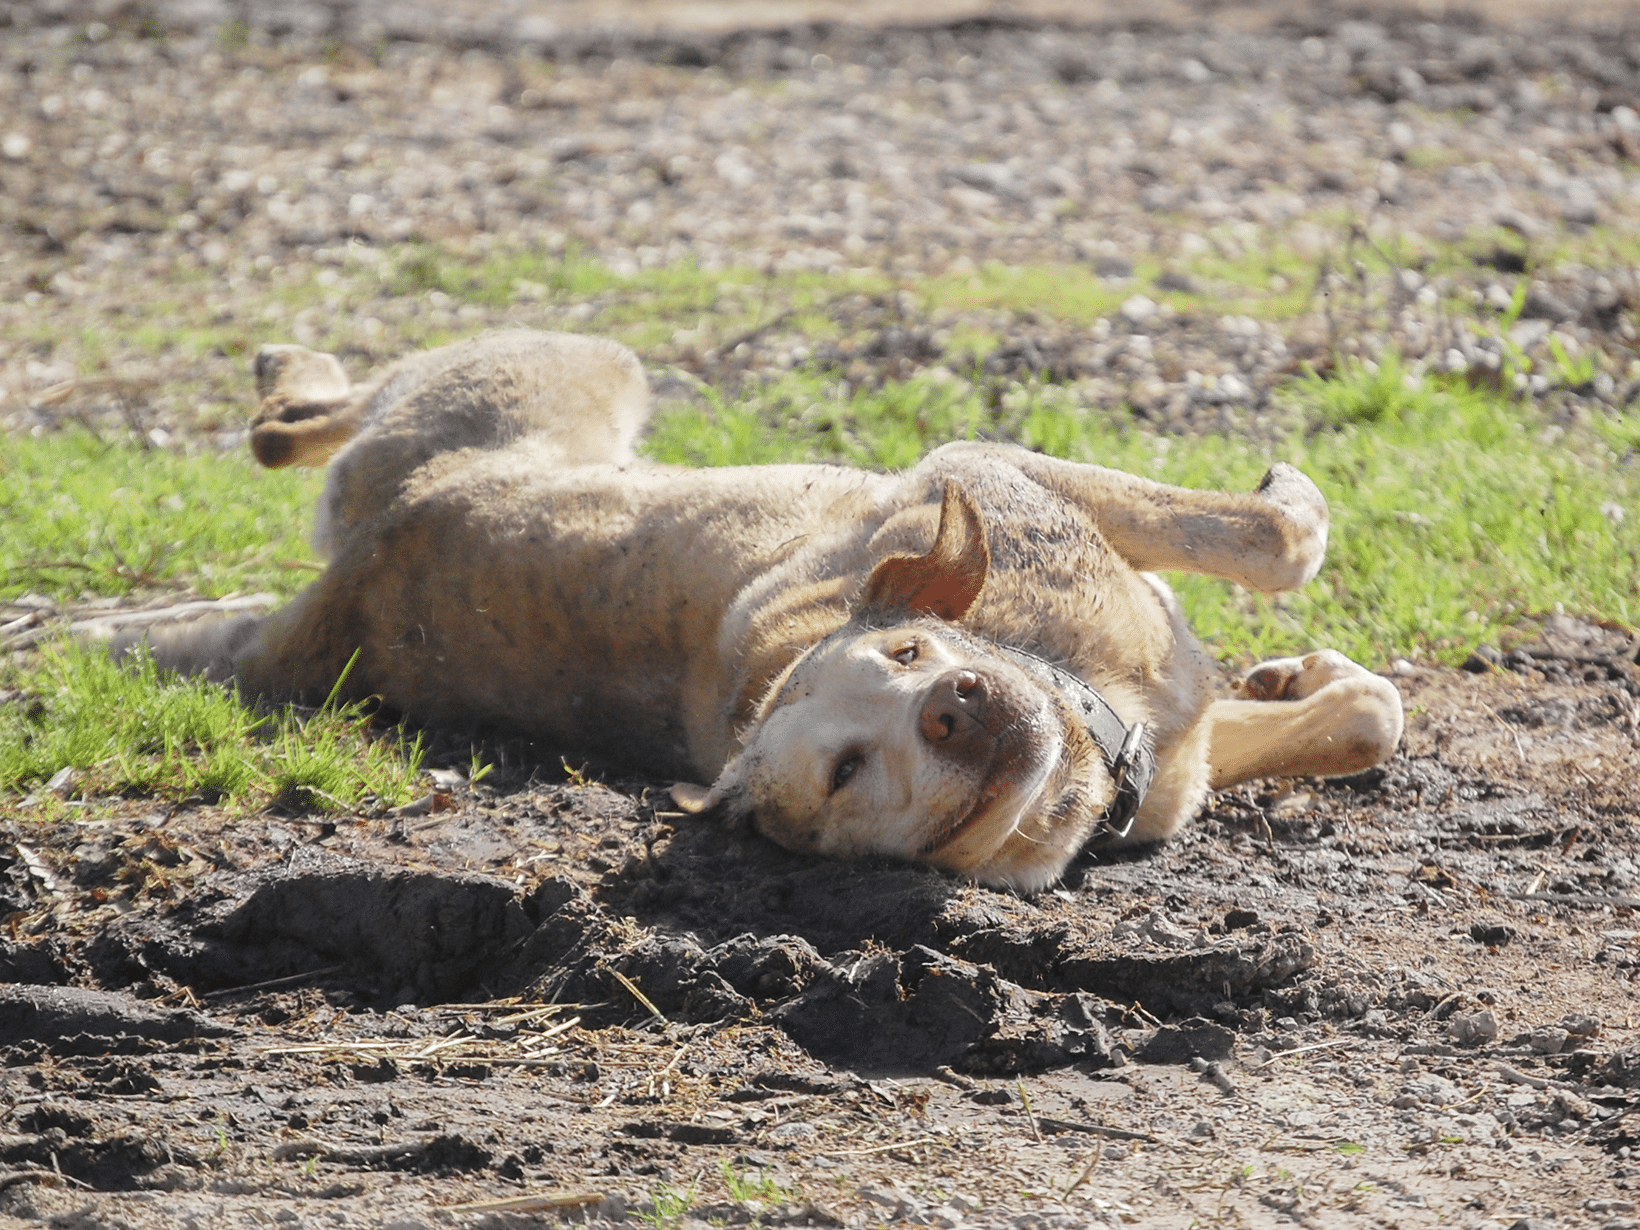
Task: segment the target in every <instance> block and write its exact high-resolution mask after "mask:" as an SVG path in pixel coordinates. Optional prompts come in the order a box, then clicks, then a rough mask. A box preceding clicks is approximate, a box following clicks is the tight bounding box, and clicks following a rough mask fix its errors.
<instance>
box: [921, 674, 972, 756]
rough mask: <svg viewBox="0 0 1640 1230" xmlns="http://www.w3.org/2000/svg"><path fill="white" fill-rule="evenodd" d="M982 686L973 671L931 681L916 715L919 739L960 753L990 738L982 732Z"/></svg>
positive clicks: (942, 748) (943, 749)
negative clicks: (919, 733)
mask: <svg viewBox="0 0 1640 1230" xmlns="http://www.w3.org/2000/svg"><path fill="white" fill-rule="evenodd" d="M984 717H985V684H984V683H983V682H981V680H980V677H979V676H978V675H976V674H974V672H973V671H952V672H951V673H950V674H948V675H942V676H940V678H938V679H936V680H935V681H934V684H933V686H932V687H930V688H929V689H928V694H927V695H926V696H925V697H924V698H923V703H922V709H921V711H920V712H919V713H918V714H917V729H918V730H920V731H921V732H922V737H923V738H925V739H927V740H928V741H929V742H930V743H932V744H933V745H934V746H935V747H937V748H940V749H941V750H942V751H951V752H959V753H960V752H962V751H964V750H966V748H967V747H968V745H969V744H972V743H978V742H985V741H988V740H989V739H990V734H989V732H988V731H987V730H986V729H985V725H984Z"/></svg>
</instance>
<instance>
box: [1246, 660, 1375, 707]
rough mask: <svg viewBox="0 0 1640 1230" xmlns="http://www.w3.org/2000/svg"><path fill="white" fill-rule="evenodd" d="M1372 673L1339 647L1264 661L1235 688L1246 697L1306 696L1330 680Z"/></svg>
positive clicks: (1277, 697) (1248, 698)
mask: <svg viewBox="0 0 1640 1230" xmlns="http://www.w3.org/2000/svg"><path fill="white" fill-rule="evenodd" d="M1370 673H1371V672H1369V671H1368V670H1367V669H1366V668H1365V667H1364V666H1360V665H1358V664H1357V663H1355V662H1352V661H1351V660H1350V659H1349V658H1346V657H1345V656H1344V655H1343V654H1341V653H1339V652H1338V650H1336V649H1318V650H1316V651H1315V652H1314V653H1312V654H1307V655H1305V656H1304V657H1302V658H1273V659H1271V660H1270V661H1268V662H1260V663H1259V664H1258V665H1257V666H1255V667H1254V668H1253V669H1252V670H1250V671H1248V672H1247V674H1246V675H1245V676H1243V677H1242V678H1241V680H1240V681H1239V682H1237V684H1236V686H1235V692H1236V695H1237V696H1238V697H1239V698H1241V699H1242V700H1303V699H1304V698H1305V697H1306V696H1313V695H1314V694H1315V693H1317V692H1319V691H1320V690H1321V689H1322V688H1324V687H1326V686H1327V685H1328V684H1329V683H1335V682H1337V681H1338V680H1340V679H1354V678H1358V677H1360V676H1363V675H1369V674H1370Z"/></svg>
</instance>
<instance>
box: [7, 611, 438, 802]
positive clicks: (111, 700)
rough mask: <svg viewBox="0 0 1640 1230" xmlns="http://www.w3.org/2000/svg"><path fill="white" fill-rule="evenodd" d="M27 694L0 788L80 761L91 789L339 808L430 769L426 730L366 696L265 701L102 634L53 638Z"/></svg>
mask: <svg viewBox="0 0 1640 1230" xmlns="http://www.w3.org/2000/svg"><path fill="white" fill-rule="evenodd" d="M24 682H25V683H26V687H27V692H26V693H25V695H26V696H27V700H26V701H16V700H14V701H13V702H12V703H10V704H6V705H0V792H21V791H24V790H27V789H29V788H31V787H33V786H36V785H39V784H40V783H42V782H45V781H48V780H50V779H51V778H52V777H53V776H54V775H56V774H57V773H58V772H59V771H60V770H62V769H68V768H72V769H76V770H80V771H81V773H82V774H83V780H81V781H79V782H78V783H76V786H75V789H76V790H77V791H79V792H80V793H82V794H84V795H87V796H91V795H135V796H150V795H162V796H164V797H167V798H172V799H176V800H179V801H187V802H194V801H197V802H205V803H221V804H228V805H232V804H236V803H245V804H254V805H257V806H261V805H266V804H270V803H271V804H275V805H279V806H283V807H287V808H290V809H292V810H297V811H308V812H311V811H321V812H327V811H338V810H346V809H350V808H354V807H357V806H359V805H360V804H361V803H365V802H367V801H380V802H382V803H386V804H392V803H398V802H400V801H402V800H403V799H404V798H405V797H407V796H408V795H409V793H410V791H411V789H412V787H413V785H414V781H415V777H416V774H417V773H418V772H420V769H421V760H422V750H421V741H420V739H419V738H417V739H414V740H411V741H408V742H407V741H406V740H405V738H404V736H403V735H402V734H401V733H397V732H395V733H391V734H388V735H385V736H384V735H382V734H381V733H380V732H377V731H375V730H374V729H373V728H372V724H371V721H370V719H369V717H368V716H367V715H366V714H365V713H364V712H363V710H362V709H361V708H360V707H359V706H357V705H342V706H338V705H335V704H334V703H327V704H326V705H324V706H323V707H322V708H321V709H319V710H318V712H316V713H312V714H302V713H299V712H298V711H296V710H294V709H289V708H281V709H275V710H273V711H271V712H257V711H256V710H255V709H253V708H251V707H250V706H247V705H245V704H244V703H243V702H242V701H241V700H240V699H239V696H238V695H237V693H236V692H234V691H232V690H230V689H228V688H224V687H221V686H220V685H217V684H212V683H208V682H206V681H204V680H201V679H185V680H178V679H175V678H173V677H170V676H168V675H165V674H162V673H161V672H160V671H158V670H157V669H156V668H155V666H154V664H153V661H152V659H150V658H148V657H147V656H146V655H140V654H139V655H135V656H133V657H132V659H131V660H130V661H129V662H127V663H126V664H124V665H120V664H116V663H115V662H114V660H113V659H112V658H111V657H110V655H109V654H108V653H107V652H105V651H104V650H103V648H102V647H100V646H82V645H78V644H73V643H69V644H66V645H63V646H60V647H54V648H52V649H50V650H48V651H47V652H46V653H45V654H44V655H43V658H42V661H41V663H40V664H39V666H38V667H37V669H35V670H34V671H32V672H30V673H29V676H28V678H27V679H26V681H24Z"/></svg>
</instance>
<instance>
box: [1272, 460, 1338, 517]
mask: <svg viewBox="0 0 1640 1230" xmlns="http://www.w3.org/2000/svg"><path fill="white" fill-rule="evenodd" d="M1254 494H1255V495H1260V496H1263V497H1264V498H1265V499H1266V500H1268V501H1269V502H1270V503H1272V504H1274V505H1275V506H1276V507H1278V508H1280V509H1283V510H1284V511H1286V512H1288V513H1291V514H1293V515H1294V516H1296V517H1298V518H1299V519H1300V520H1302V521H1304V522H1307V523H1309V524H1312V525H1317V526H1325V525H1326V524H1327V497H1326V496H1324V495H1322V494H1321V488H1319V487H1317V486H1316V485H1315V484H1314V483H1313V482H1311V481H1310V476H1309V475H1308V474H1306V473H1304V471H1303V470H1300V469H1299V468H1298V467H1297V466H1291V465H1288V464H1287V463H1286V462H1285V461H1278V462H1276V463H1275V465H1273V466H1271V467H1270V468H1269V469H1268V470H1266V471H1265V473H1264V477H1263V478H1262V479H1260V480H1259V484H1258V486H1257V487H1256V488H1255V489H1254Z"/></svg>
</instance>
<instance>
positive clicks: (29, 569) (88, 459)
mask: <svg viewBox="0 0 1640 1230" xmlns="http://www.w3.org/2000/svg"><path fill="white" fill-rule="evenodd" d="M321 485H322V479H321V477H320V476H319V475H318V474H316V473H314V472H313V471H311V470H298V469H289V470H277V471H266V470H262V469H260V468H259V467H257V466H256V465H255V464H254V463H253V462H252V461H251V460H250V458H249V457H248V456H247V455H246V453H244V452H243V451H239V452H234V453H230V454H227V455H224V456H216V455H205V456H193V457H186V456H181V455H178V454H175V453H170V452H166V451H163V450H157V449H156V450H140V449H135V448H132V447H130V446H129V445H124V444H104V443H102V442H100V441H99V440H98V439H97V438H96V437H95V436H92V435H91V434H90V433H88V432H84V431H78V430H70V431H64V432H60V433H54V434H49V435H44V436H34V437H31V436H16V437H11V438H8V439H7V440H6V441H5V450H4V452H0V599H4V598H15V597H18V596H19V595H22V594H25V593H35V594H41V595H44V596H46V597H49V598H54V599H72V598H74V597H76V596H78V595H79V594H81V593H83V592H91V593H95V594H102V595H112V594H123V593H127V592H129V591H130V590H132V589H134V588H137V587H139V586H167V585H177V586H180V585H187V586H192V587H193V588H195V589H197V590H198V591H199V592H200V593H202V594H205V595H207V596H210V597H221V596H222V595H224V594H227V593H230V592H233V591H247V590H271V591H272V592H274V593H278V594H282V595H283V594H290V593H294V592H295V591H296V590H298V589H300V588H301V587H302V586H303V585H305V584H306V583H307V582H308V581H309V580H310V579H311V573H309V572H307V571H303V570H300V569H293V568H288V567H281V566H280V563H279V562H280V561H286V560H310V559H311V558H312V556H311V553H310V552H309V550H308V547H307V543H306V536H307V526H308V525H309V524H310V523H311V521H312V516H313V513H312V510H313V505H314V501H315V500H316V499H317V498H318V493H319V490H320V487H321Z"/></svg>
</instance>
